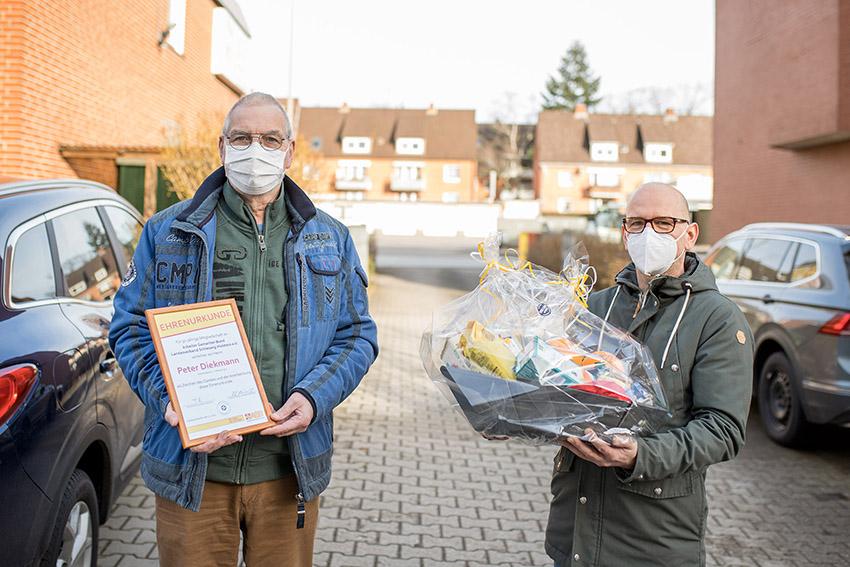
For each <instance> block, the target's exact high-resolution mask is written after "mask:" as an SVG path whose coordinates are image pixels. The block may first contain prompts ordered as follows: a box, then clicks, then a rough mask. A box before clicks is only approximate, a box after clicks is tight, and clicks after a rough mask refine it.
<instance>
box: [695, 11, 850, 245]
mask: <svg viewBox="0 0 850 567" xmlns="http://www.w3.org/2000/svg"><path fill="white" fill-rule="evenodd" d="M716 10H717V18H716V26H717V27H716V34H717V39H716V48H715V50H716V63H715V90H716V93H715V128H714V171H715V198H714V212H713V219H712V222H713V226H714V233H715V236H718V237H719V236H722V235H723V234H725V233H728V232H729V231H731V230H734V229H736V228H739V227H740V226H742V225H744V224H746V223H749V222H753V221H795V222H817V223H842V224H847V223H848V219H850V2H847V1H845V0H819V1H818V2H811V1H807V0H785V1H783V2H771V1H769V0H751V1H750V2H745V3H741V2H735V1H734V0H717V6H716Z"/></svg>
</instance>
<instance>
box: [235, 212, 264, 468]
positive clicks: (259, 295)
mask: <svg viewBox="0 0 850 567" xmlns="http://www.w3.org/2000/svg"><path fill="white" fill-rule="evenodd" d="M251 220H252V224H253V225H254V234H255V235H256V236H257V244H258V246H259V248H260V254H259V255H258V256H257V261H256V263H255V265H254V274H255V276H256V277H254V289H253V290H252V293H253V294H254V299H255V300H256V302H257V304H256V305H255V306H254V309H253V310H252V313H251V320H250V321H249V322H248V328H249V329H251V337H252V338H253V339H254V356H255V358H256V359H257V360H260V358H261V356H262V347H263V341H262V332H261V330H262V324H261V322H260V320H261V319H262V313H263V299H264V295H263V284H264V283H265V280H266V269H265V266H266V263H265V262H264V261H263V260H264V259H265V251H266V237H265V235H264V234H261V233H260V231H259V227H258V226H257V224H256V222H254V220H253V218H252V219H251ZM250 445H252V442H251V436H246V438H245V442H244V446H240V447H239V449H240V451H239V453H240V454H239V455H238V458H237V459H236V462H237V465H236V466H237V470H236V482H237V483H239V484H244V483H245V479H246V474H245V469H246V468H247V467H248V453H250V448H251V447H250Z"/></svg>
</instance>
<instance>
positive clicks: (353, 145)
mask: <svg viewBox="0 0 850 567" xmlns="http://www.w3.org/2000/svg"><path fill="white" fill-rule="evenodd" d="M342 153H344V154H364V155H365V154H370V153H372V138H369V137H367V136H346V137H344V138H343V139H342Z"/></svg>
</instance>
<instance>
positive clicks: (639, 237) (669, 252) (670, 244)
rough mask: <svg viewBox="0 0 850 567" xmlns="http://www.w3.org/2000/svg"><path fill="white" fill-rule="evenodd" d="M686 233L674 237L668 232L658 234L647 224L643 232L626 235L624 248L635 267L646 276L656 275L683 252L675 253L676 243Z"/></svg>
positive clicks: (670, 264) (667, 268) (668, 266)
mask: <svg viewBox="0 0 850 567" xmlns="http://www.w3.org/2000/svg"><path fill="white" fill-rule="evenodd" d="M686 233H687V232H683V233H682V234H680V235H679V236H678V237H677V238H674V237H673V236H671V235H669V234H658V233H657V232H655V230H654V229H653V228H652V226H650V225H649V224H647V226H646V228H644V229H643V232H641V233H638V234H629V235H628V237H627V238H626V249H627V250H628V251H629V257H631V259H632V262H634V263H635V268H637V269H638V270H639V271H640V272H642V273H644V274H646V275H648V276H658V275H660V274H663V273H664V272H666V271H667V270H669V269H670V266H672V265H673V262H675V261H676V260H678V259H679V258H680V257H681V255H682V254H684V253H685V251H684V250H683V251H682V254H676V249H677V245H676V243H677V242H678V241H679V238H682V237H683V236H684V235H685V234H686Z"/></svg>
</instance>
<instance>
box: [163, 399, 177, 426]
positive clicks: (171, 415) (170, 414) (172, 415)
mask: <svg viewBox="0 0 850 567" xmlns="http://www.w3.org/2000/svg"><path fill="white" fill-rule="evenodd" d="M165 421H167V422H168V425H170V426H171V427H177V423H178V419H177V412H176V411H174V408H172V407H171V402H168V405H167V406H165Z"/></svg>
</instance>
